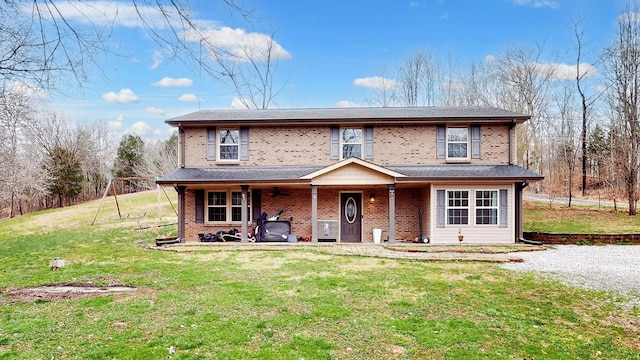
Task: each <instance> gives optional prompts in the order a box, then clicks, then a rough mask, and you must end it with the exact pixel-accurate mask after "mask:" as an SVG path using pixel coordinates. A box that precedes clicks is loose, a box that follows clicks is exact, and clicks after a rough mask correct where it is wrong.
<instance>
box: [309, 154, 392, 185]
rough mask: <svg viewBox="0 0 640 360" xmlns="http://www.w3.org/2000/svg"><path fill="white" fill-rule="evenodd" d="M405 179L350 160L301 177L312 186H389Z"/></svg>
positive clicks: (375, 166) (379, 167) (377, 167)
mask: <svg viewBox="0 0 640 360" xmlns="http://www.w3.org/2000/svg"><path fill="white" fill-rule="evenodd" d="M399 177H405V175H403V174H400V173H398V172H395V171H391V170H389V169H386V168H384V167H381V166H378V165H375V164H372V163H370V162H367V161H364V160H361V159H358V158H349V159H346V160H343V161H341V162H338V163H335V164H332V165H329V166H327V167H325V168H323V169H320V170H318V171H315V172H313V173H310V174H308V175H305V176H303V177H301V178H300V179H302V180H310V181H311V184H312V185H351V184H354V185H355V184H357V185H388V184H394V183H395V179H396V178H399Z"/></svg>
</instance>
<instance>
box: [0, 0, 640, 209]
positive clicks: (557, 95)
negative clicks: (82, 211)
mask: <svg viewBox="0 0 640 360" xmlns="http://www.w3.org/2000/svg"><path fill="white" fill-rule="evenodd" d="M219 2H220V3H221V4H222V5H224V6H226V7H227V8H229V9H230V10H231V11H233V12H236V13H239V14H241V15H242V16H249V12H247V11H245V10H244V9H243V8H241V7H239V6H238V5H237V4H236V2H235V1H233V0H219ZM80 3H84V2H83V1H80ZM87 3H89V4H90V2H87ZM131 3H132V4H133V5H134V6H135V8H136V9H137V10H138V16H139V17H140V21H141V23H142V24H149V25H148V27H147V30H148V32H149V34H150V36H151V37H152V38H153V39H154V40H155V41H156V42H158V43H159V44H162V45H163V46H166V47H167V48H171V49H174V50H175V55H176V58H178V59H182V60H184V61H185V62H196V63H197V64H198V65H199V66H200V68H201V69H203V70H204V71H206V72H207V73H208V74H209V75H210V76H211V77H212V80H213V81H222V82H227V83H228V84H229V86H230V88H231V89H233V91H234V92H235V93H236V94H237V98H238V99H239V100H240V102H241V103H242V104H243V105H244V106H245V107H247V108H269V107H272V106H275V104H276V97H277V96H278V95H279V94H280V91H281V90H282V89H283V88H284V86H283V85H282V84H278V85H276V80H277V77H276V76H275V71H276V69H277V62H278V61H279V60H281V59H284V58H286V57H287V56H288V54H286V52H284V51H283V50H282V49H281V48H280V47H279V45H278V44H277V43H276V42H275V41H274V38H273V36H267V35H265V36H264V43H265V44H261V45H260V46H259V51H253V50H252V49H250V48H243V50H242V51H241V52H240V53H237V51H236V52H233V53H230V52H229V51H228V49H225V48H224V47H223V46H221V44H216V43H215V41H214V40H213V37H210V36H209V35H208V34H207V33H206V32H203V31H201V29H199V28H198V27H197V21H194V19H193V18H191V12H190V11H189V3H188V2H187V1H180V0H171V1H162V0H161V1H155V2H146V1H144V0H132V1H131ZM4 5H5V6H3V7H0V17H1V18H3V19H6V20H7V21H3V22H0V85H2V88H1V93H0V130H1V132H0V151H1V155H0V180H1V181H2V184H3V185H4V186H2V188H1V189H0V208H2V209H8V215H9V216H12V215H15V214H19V213H24V212H25V211H29V210H30V209H40V208H47V207H52V206H63V205H65V204H68V203H70V202H72V201H78V200H82V199H86V198H91V197H95V196H97V195H98V194H99V193H100V189H103V188H104V186H105V184H106V182H107V181H108V179H110V178H111V177H113V176H117V177H128V178H145V177H147V178H152V177H154V176H157V175H162V174H165V173H166V172H168V171H169V170H170V169H172V168H174V167H175V163H176V161H175V158H176V154H175V152H176V151H177V150H176V149H177V148H176V146H175V141H176V138H175V136H174V137H172V138H170V139H168V140H167V141H162V142H158V143H153V144H145V143H144V142H143V141H142V139H140V138H139V137H136V136H134V135H126V136H125V137H123V138H122V139H120V142H119V144H118V141H117V140H114V139H112V137H113V134H111V133H110V132H109V129H108V127H107V126H106V124H100V123H95V124H91V125H79V124H69V123H68V122H66V121H64V119H63V118H62V117H61V116H60V115H56V114H51V113H48V112H46V111H43V109H42V106H41V104H39V103H40V101H39V97H38V91H39V89H44V90H53V89H55V88H56V82H55V79H60V78H63V79H64V78H66V79H71V80H73V81H75V82H76V83H78V84H80V83H82V82H83V81H84V80H86V75H85V72H84V71H85V64H91V63H95V61H93V62H92V60H94V59H95V58H94V57H93V56H94V55H95V54H96V53H99V52H100V51H104V50H105V49H101V44H102V43H103V42H102V41H101V40H103V36H104V32H103V31H104V30H105V28H104V27H99V26H94V27H93V29H94V31H95V32H94V33H92V32H91V31H89V32H88V33H87V32H79V31H76V29H74V28H73V26H72V24H73V22H71V21H65V19H64V18H60V17H57V16H51V14H57V13H59V11H57V10H58V9H57V8H56V3H54V2H40V1H33V2H31V3H29V4H27V5H28V6H30V9H31V12H32V16H31V19H35V20H36V21H33V22H31V23H29V22H19V21H18V22H13V21H8V20H9V19H15V18H18V17H17V15H16V14H18V12H19V11H24V6H25V5H24V3H23V2H18V1H14V0H5V1H4ZM123 6H124V5H123ZM143 7H147V8H146V9H145V10H144V11H140V10H141V9H142V8H143ZM149 7H155V9H156V10H157V12H158V13H160V14H162V16H163V17H162V19H163V21H164V22H165V23H166V25H167V28H168V31H166V32H159V31H157V29H154V28H151V26H152V25H150V24H153V23H154V22H153V21H150V19H147V18H145V16H147V15H146V14H148V13H149V12H148V11H147V10H148V8H149ZM38 20H39V21H38ZM617 21H618V23H617V29H616V31H615V34H614V35H615V36H614V37H613V39H612V41H611V42H610V44H608V46H606V47H605V48H601V49H594V48H592V47H591V46H590V44H591V41H590V38H589V32H588V30H589V24H588V22H587V21H585V20H581V19H580V20H569V21H568V23H567V27H566V29H567V34H569V35H570V38H571V39H572V41H570V44H569V43H568V44H567V45H568V46H567V47H568V50H569V53H570V54H571V57H572V58H573V62H572V63H570V64H565V63H564V62H560V61H558V62H552V61H548V60H545V59H548V54H547V52H546V49H545V45H544V44H534V45H532V46H531V47H512V48H508V49H506V50H504V51H503V52H502V53H501V54H497V55H495V56H491V57H487V58H486V59H484V60H483V61H480V62H476V63H473V64H470V65H468V66H465V67H464V68H461V67H459V66H457V65H456V62H455V61H454V60H452V59H446V60H445V61H443V60H442V59H439V58H437V56H435V55H433V54H432V53H430V52H429V51H422V52H417V53H415V54H413V55H412V56H410V57H408V58H407V59H405V60H404V61H403V62H402V63H400V64H398V65H396V66H394V67H393V68H392V69H389V68H384V69H383V70H381V71H380V73H379V74H378V76H376V79H377V80H378V83H377V85H376V86H375V87H374V88H375V89H374V90H371V91H370V92H367V93H365V94H364V96H365V101H366V103H367V104H368V105H371V106H382V107H388V106H432V105H441V106H495V107H499V108H503V109H507V110H511V111H516V112H520V113H524V114H528V115H530V116H531V120H530V121H528V122H526V123H525V124H524V125H522V126H519V127H517V139H518V146H517V156H516V159H517V163H518V164H520V165H522V166H523V167H525V168H527V169H531V170H533V171H536V172H538V173H540V174H542V175H544V176H545V180H544V181H543V182H542V183H541V184H540V186H537V187H536V190H539V191H542V192H545V193H548V194H550V195H551V196H563V197H564V196H567V197H569V199H571V198H572V197H573V196H574V194H575V192H576V191H579V192H581V193H582V195H589V194H594V193H596V192H597V193H602V194H603V195H605V196H606V197H609V198H611V197H613V198H614V199H622V198H624V199H626V200H627V202H628V208H629V214H630V215H635V214H636V203H637V200H638V197H639V194H638V178H639V175H640V173H639V169H640V119H639V117H640V114H639V111H640V110H639V102H640V96H639V95H640V78H639V76H640V8H639V5H638V1H637V0H629V2H628V3H627V4H626V6H625V8H624V9H623V10H622V12H621V13H620V16H619V17H618V20H617ZM34 24H35V26H34ZM43 24H44V25H43ZM45 25H46V26H45ZM145 26H146V25H145ZM52 28H53V29H55V30H56V31H53V32H51V31H45V30H46V29H49V30H51V29H52ZM107 30H108V29H107ZM107 32H108V31H107ZM167 34H168V35H167ZM176 34H187V35H188V36H187V38H184V37H183V38H180V37H176V36H175V35H176ZM194 44H197V45H194ZM569 45H571V46H569ZM246 46H250V44H247V45H246ZM203 48H204V51H206V53H207V54H208V56H205V57H202V56H201V53H202V51H203ZM594 54H595V55H594ZM585 59H590V61H591V62H587V61H586V60H585ZM17 81H20V82H19V83H18V82H17ZM25 83H26V84H32V86H27V85H24V86H17V84H25ZM116 144H118V145H116ZM131 186H133V187H144V185H138V184H134V185H131Z"/></svg>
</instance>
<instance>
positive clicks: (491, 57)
mask: <svg viewBox="0 0 640 360" xmlns="http://www.w3.org/2000/svg"><path fill="white" fill-rule="evenodd" d="M495 59H496V57H495V55H493V54H489V55H487V56H485V57H484V63H485V64H491V63H492V62H493V61H494V60H495Z"/></svg>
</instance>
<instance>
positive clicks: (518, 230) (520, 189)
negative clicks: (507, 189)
mask: <svg viewBox="0 0 640 360" xmlns="http://www.w3.org/2000/svg"><path fill="white" fill-rule="evenodd" d="M527 186H529V180H525V181H524V182H522V183H516V190H517V193H516V203H517V204H516V237H517V239H518V241H519V242H521V243H525V244H529V245H542V242H540V241H535V240H527V239H525V238H524V236H523V231H522V212H523V209H522V206H523V203H522V198H523V196H522V194H523V190H524V189H525V188H526V187H527Z"/></svg>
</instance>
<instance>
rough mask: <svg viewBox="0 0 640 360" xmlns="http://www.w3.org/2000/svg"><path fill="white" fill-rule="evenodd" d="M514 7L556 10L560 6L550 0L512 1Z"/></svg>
mask: <svg viewBox="0 0 640 360" xmlns="http://www.w3.org/2000/svg"><path fill="white" fill-rule="evenodd" d="M513 2H514V3H515V4H516V5H523V6H531V7H534V8H541V7H550V8H552V9H556V8H558V7H559V6H560V4H559V3H558V2H557V1H552V0H514V1H513Z"/></svg>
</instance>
